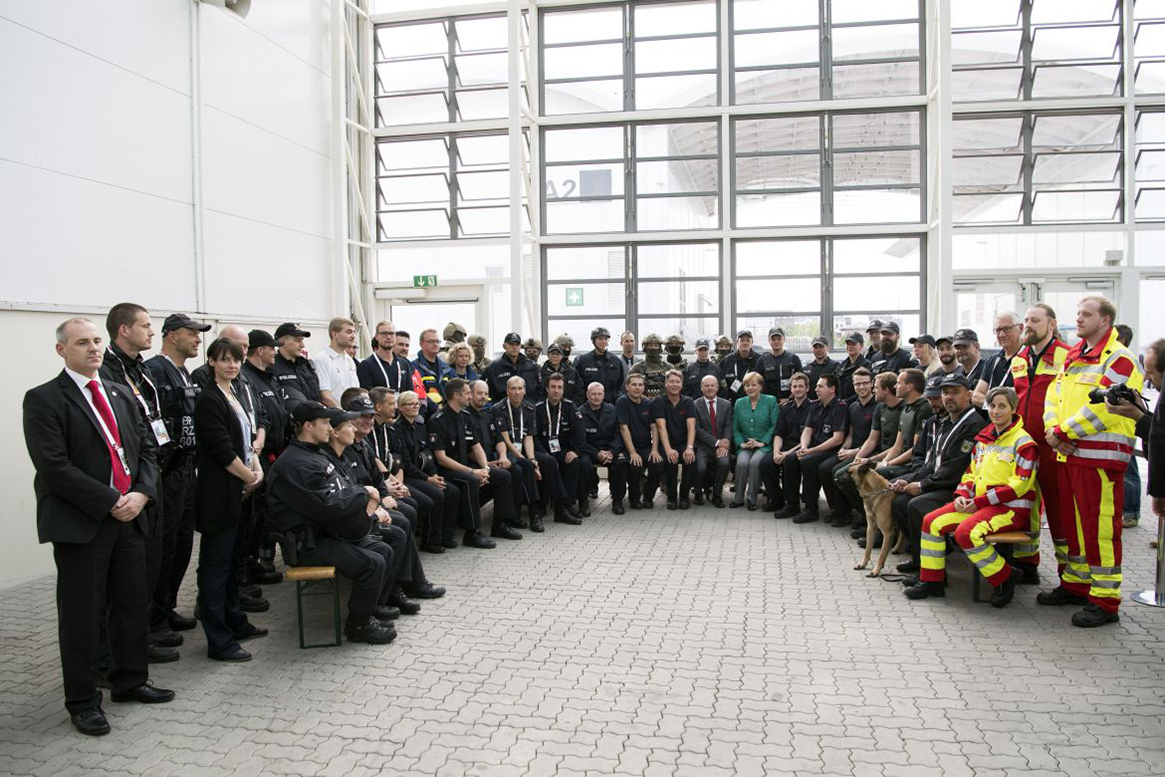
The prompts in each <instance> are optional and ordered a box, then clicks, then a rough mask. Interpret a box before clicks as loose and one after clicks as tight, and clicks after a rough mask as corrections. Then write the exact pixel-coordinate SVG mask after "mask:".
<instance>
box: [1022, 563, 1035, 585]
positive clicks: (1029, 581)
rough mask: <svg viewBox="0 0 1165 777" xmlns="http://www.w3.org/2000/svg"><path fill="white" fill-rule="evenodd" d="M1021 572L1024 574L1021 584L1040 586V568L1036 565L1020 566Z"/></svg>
mask: <svg viewBox="0 0 1165 777" xmlns="http://www.w3.org/2000/svg"><path fill="white" fill-rule="evenodd" d="M1018 566H1019V568H1020V570H1021V571H1022V572H1023V580H1020V581H1019V582H1020V583H1022V584H1023V585H1039V584H1040V568H1039V567H1037V566H1036V565H1035V564H1019V565H1018Z"/></svg>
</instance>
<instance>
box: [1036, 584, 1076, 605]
mask: <svg viewBox="0 0 1165 777" xmlns="http://www.w3.org/2000/svg"><path fill="white" fill-rule="evenodd" d="M1036 602H1038V603H1039V604H1042V605H1044V606H1045V607H1063V606H1064V605H1065V604H1088V599H1086V598H1085V597H1083V596H1077V595H1076V594H1074V593H1072V592H1071V591H1069V590H1068V589H1067V588H1065V587H1064V586H1062V585H1061V586H1057V587H1055V588H1053V589H1052V590H1051V591H1040V593H1039V594H1037V595H1036Z"/></svg>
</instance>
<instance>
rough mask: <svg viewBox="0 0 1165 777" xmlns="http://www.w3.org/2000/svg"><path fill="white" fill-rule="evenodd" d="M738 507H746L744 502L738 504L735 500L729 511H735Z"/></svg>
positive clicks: (730, 504)
mask: <svg viewBox="0 0 1165 777" xmlns="http://www.w3.org/2000/svg"><path fill="white" fill-rule="evenodd" d="M738 507H744V502H737V501H735V500H733V501H731V502H729V503H728V509H729V510H735V509H736V508H738Z"/></svg>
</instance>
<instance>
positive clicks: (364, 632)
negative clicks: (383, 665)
mask: <svg viewBox="0 0 1165 777" xmlns="http://www.w3.org/2000/svg"><path fill="white" fill-rule="evenodd" d="M344 635H345V636H346V637H348V641H349V642H367V643H368V644H369V645H387V644H388V643H389V642H392V641H393V640H394V639H396V629H395V628H393V626H392V625H391V624H387V625H386V624H383V623H381V622H380V621H378V620H376V618H373V617H369V618H368V620H367V621H365V622H364V623H363V624H361V625H359V626H354V625H352V624H351V623H349V624H348V625H347V626H346V627H345V628H344Z"/></svg>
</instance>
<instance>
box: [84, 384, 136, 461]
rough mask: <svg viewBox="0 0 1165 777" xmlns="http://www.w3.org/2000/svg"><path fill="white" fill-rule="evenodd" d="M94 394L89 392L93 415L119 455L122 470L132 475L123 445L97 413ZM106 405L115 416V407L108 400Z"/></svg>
mask: <svg viewBox="0 0 1165 777" xmlns="http://www.w3.org/2000/svg"><path fill="white" fill-rule="evenodd" d="M97 385H98V386H99V387H100V386H101V382H100V381H98V383H97ZM86 388H88V386H86ZM98 391H100V388H99V389H98ZM93 393H94V392H93V390H92V389H90V390H89V394H90V397H89V404H90V405H91V406H92V409H93V415H94V416H96V417H97V423H98V424H100V426H101V433H102V434H104V435H105V440H106V442H108V443H109V447H110V448H111V449H112V450H113V451H114V452H115V453H117V458H118V460H119V461H120V462H121V468H122V469H123V470H125V474H127V475H132V474H133V473H131V472H130V471H129V464H128V463H126V460H125V449H124V448H122V447H121V443H119V442H118V441H117V438H115V437H114V436H113V432H111V431H110V430H109V427H108V426H106V425H105V419H104V418H102V417H101V413H98V412H97V402H96V401H94V399H93V396H92V395H93ZM105 404H107V405H109V412H110V414H111V415H112V414H113V405H112V404H111V403H110V402H109V400H108V399H106V400H105ZM114 418H116V416H114Z"/></svg>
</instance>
